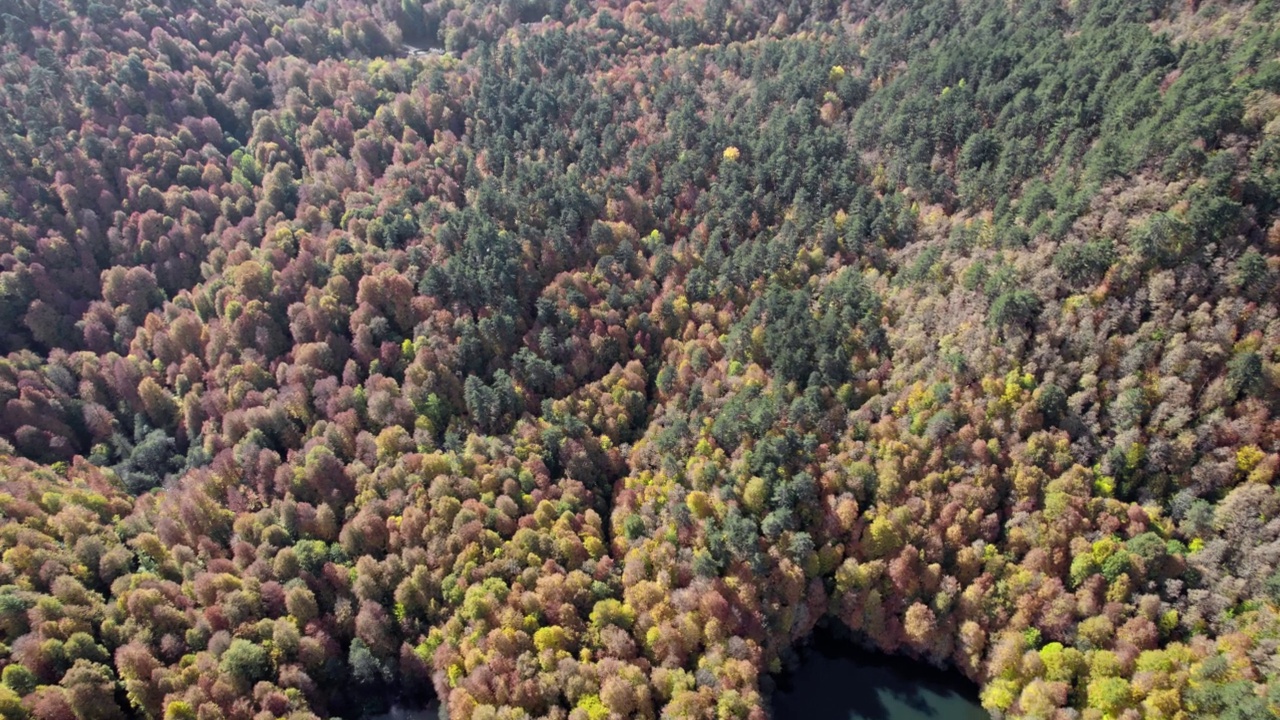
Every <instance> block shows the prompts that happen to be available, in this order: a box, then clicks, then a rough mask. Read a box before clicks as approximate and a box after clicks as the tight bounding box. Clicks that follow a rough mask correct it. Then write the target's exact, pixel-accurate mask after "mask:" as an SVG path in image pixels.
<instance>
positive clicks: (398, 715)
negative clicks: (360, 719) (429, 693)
mask: <svg viewBox="0 0 1280 720" xmlns="http://www.w3.org/2000/svg"><path fill="white" fill-rule="evenodd" d="M365 720H443V718H442V713H441V712H440V703H438V702H436V701H434V700H432V701H431V702H429V703H427V704H426V705H417V706H413V707H405V706H403V705H400V704H399V703H396V704H394V705H392V706H391V709H389V710H387V712H385V713H382V714H380V715H369V716H366V718H365Z"/></svg>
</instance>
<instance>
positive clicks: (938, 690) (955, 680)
mask: <svg viewBox="0 0 1280 720" xmlns="http://www.w3.org/2000/svg"><path fill="white" fill-rule="evenodd" d="M777 683H778V685H777V689H776V690H775V691H774V694H773V703H772V706H773V718H774V720H991V716H990V715H989V714H987V712H986V711H984V710H983V709H982V706H981V705H979V704H978V688H977V687H975V686H974V685H973V684H972V683H970V682H968V681H967V680H965V678H963V677H962V676H960V675H959V674H958V673H954V672H944V671H941V670H938V669H936V668H933V667H931V666H929V665H925V664H923V663H916V662H912V661H910V660H907V659H905V658H894V657H888V656H885V655H881V654H878V653H872V652H868V651H866V650H862V649H860V648H858V647H857V646H856V645H854V644H853V643H852V642H847V641H842V640H836V639H834V638H832V637H829V636H828V637H822V636H819V637H816V638H815V639H814V642H813V644H812V645H810V646H809V647H808V648H806V649H804V650H802V651H801V653H800V662H799V665H798V666H797V667H796V668H795V669H794V670H792V671H790V672H787V673H784V674H783V675H781V676H779V677H778V678H777Z"/></svg>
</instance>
